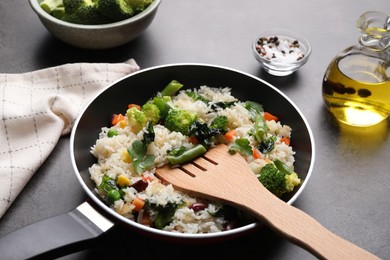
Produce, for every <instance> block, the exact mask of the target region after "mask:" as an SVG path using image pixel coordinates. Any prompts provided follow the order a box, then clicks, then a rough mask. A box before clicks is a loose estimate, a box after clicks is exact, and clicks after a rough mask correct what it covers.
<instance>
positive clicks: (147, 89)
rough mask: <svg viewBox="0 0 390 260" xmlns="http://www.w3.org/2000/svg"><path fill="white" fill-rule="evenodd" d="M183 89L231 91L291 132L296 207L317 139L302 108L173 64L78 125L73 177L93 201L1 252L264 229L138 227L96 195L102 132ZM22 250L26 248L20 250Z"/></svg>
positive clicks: (239, 77)
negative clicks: (175, 86)
mask: <svg viewBox="0 0 390 260" xmlns="http://www.w3.org/2000/svg"><path fill="white" fill-rule="evenodd" d="M173 79H175V80H178V81H179V82H181V83H182V84H184V87H183V89H186V88H189V89H193V88H197V87H199V86H201V85H207V86H209V87H229V88H231V92H232V95H233V96H235V97H236V98H238V99H240V100H243V101H245V100H252V101H256V102H258V103H260V104H262V105H263V106H264V108H265V109H266V110H267V111H270V112H271V113H272V114H275V115H277V116H278V117H279V118H280V120H281V122H282V123H283V124H287V125H289V126H291V128H292V142H291V145H292V147H293V149H294V151H295V152H296V154H295V171H296V172H297V173H299V176H300V178H301V179H302V180H303V182H302V184H301V185H300V186H299V188H298V189H296V190H295V191H294V192H293V193H292V194H289V195H288V196H286V197H282V199H283V200H285V201H286V203H288V204H292V203H293V202H294V201H295V200H296V199H297V198H298V196H299V195H300V193H301V192H302V190H303V189H304V187H305V186H306V184H307V182H308V180H309V177H310V175H311V172H312V169H313V164H314V154H315V152H314V138H313V136H312V132H311V129H310V126H309V125H308V123H307V121H306V119H305V117H304V116H303V114H302V112H301V111H300V110H299V108H298V107H297V106H296V105H295V104H294V103H293V102H292V101H291V100H290V99H289V98H288V97H287V96H286V95H285V94H283V93H282V92H281V91H280V90H278V89H277V88H275V87H274V86H272V85H271V84H269V83H267V82H265V81H263V80H261V79H259V78H256V77H254V76H251V75H249V74H246V73H243V72H240V71H238V70H235V69H231V68H226V67H221V66H215V65H209V64H187V63H186V64H170V65H162V66H156V67H152V68H148V69H144V70H140V71H138V72H136V73H133V74H131V75H129V76H126V77H124V78H122V79H120V80H118V81H116V82H114V83H113V84H111V85H110V86H108V87H107V88H106V89H105V90H103V91H102V92H101V93H99V94H98V95H97V96H96V97H95V98H94V99H93V100H92V101H91V102H90V103H89V104H88V105H87V106H86V107H85V110H84V111H82V113H81V114H80V116H79V117H78V119H77V120H76V122H75V124H74V127H73V130H72V133H71V138H70V142H71V145H70V154H71V160H72V165H73V169H74V172H75V174H76V176H77V178H78V180H79V182H80V185H81V186H82V188H83V189H84V190H85V192H86V193H87V194H88V196H89V198H90V199H89V200H88V201H86V202H84V203H83V204H81V205H80V206H79V207H77V208H76V209H74V210H72V211H71V212H68V213H65V214H63V215H60V216H56V217H52V218H49V219H45V220H42V221H39V222H36V223H33V224H31V225H29V226H26V227H24V228H21V229H18V230H16V231H14V232H12V233H10V234H8V235H6V236H4V237H2V238H0V252H1V253H2V257H4V258H5V259H12V258H15V259H22V258H23V259H25V258H29V257H36V256H39V257H42V256H50V257H53V256H58V254H60V253H61V254H65V253H70V252H74V251H77V250H81V249H82V248H83V247H84V246H87V245H88V244H89V243H91V242H92V241H94V240H96V239H98V238H99V237H101V236H103V235H104V234H105V233H107V232H109V231H110V230H112V229H113V228H114V227H115V226H117V225H118V224H124V225H125V226H128V227H130V228H132V229H134V230H136V231H138V232H140V233H144V234H147V235H150V236H152V237H155V238H157V239H164V240H169V239H170V240H177V241H179V240H180V241H187V242H190V243H191V242H202V241H206V240H207V241H210V240H223V239H233V238H234V237H237V236H240V235H243V234H246V233H248V232H249V231H251V230H254V229H256V228H257V227H258V226H260V225H261V223H252V224H249V225H246V226H243V227H240V228H236V229H233V230H229V231H224V232H219V233H212V234H181V233H172V232H167V231H162V230H158V229H154V228H151V227H147V226H144V225H141V224H138V223H136V222H134V221H131V220H129V219H127V218H125V217H123V216H121V215H119V214H118V213H116V212H114V211H113V210H112V209H110V208H109V206H107V205H106V204H105V203H104V201H102V200H101V199H100V197H99V196H98V195H97V194H96V193H95V191H94V188H95V183H94V182H93V181H92V180H91V178H90V174H89V171H88V168H89V167H90V166H91V165H92V164H94V163H95V162H96V159H95V158H94V157H93V156H92V155H91V153H90V148H91V146H93V145H94V144H95V142H96V140H97V139H98V135H99V133H100V131H101V128H102V127H104V126H108V125H109V120H110V118H111V115H112V114H114V113H118V111H123V110H124V109H126V107H127V104H130V103H137V104H143V103H145V102H146V101H147V100H148V99H150V98H151V97H153V96H154V95H155V94H156V93H157V92H158V91H161V90H162V89H163V88H164V87H165V86H166V84H167V83H169V82H170V81H171V80H173ZM20 245H23V246H20Z"/></svg>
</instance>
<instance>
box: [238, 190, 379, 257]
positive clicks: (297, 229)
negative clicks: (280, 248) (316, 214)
mask: <svg viewBox="0 0 390 260" xmlns="http://www.w3.org/2000/svg"><path fill="white" fill-rule="evenodd" d="M254 193H256V191H251V192H248V194H249V195H248V196H247V198H246V201H245V207H246V208H247V210H250V211H252V212H253V213H255V214H256V215H257V216H258V217H259V219H262V220H263V221H264V222H267V224H268V226H270V227H271V228H273V229H275V230H276V231H277V232H279V233H280V234H281V235H282V236H284V237H285V238H287V239H288V240H290V241H291V242H292V243H294V244H297V245H299V246H300V247H302V248H305V249H306V250H308V251H309V252H311V253H312V254H314V255H315V256H317V257H319V258H321V259H343V260H345V259H354V260H357V259H379V258H378V257H376V256H375V255H373V254H371V253H369V252H368V251H366V250H364V249H362V248H360V247H358V246H357V245H355V244H353V243H351V242H349V241H347V240H345V239H343V238H341V237H340V236H338V235H336V234H334V233H332V232H331V231H329V230H328V229H326V228H325V227H324V226H322V225H321V224H320V223H319V222H318V221H316V220H315V219H313V218H312V217H310V216H309V215H308V214H306V213H304V212H303V211H301V210H299V209H298V208H295V207H293V206H291V205H289V204H286V203H285V202H283V201H282V200H280V199H278V198H276V197H275V196H273V195H272V194H270V195H271V196H269V198H268V199H267V200H264V192H262V193H261V194H259V195H260V196H262V202H260V203H259V201H258V200H256V199H255V198H256V196H254ZM240 200H241V201H243V198H241V199H240ZM265 208H267V209H268V210H265Z"/></svg>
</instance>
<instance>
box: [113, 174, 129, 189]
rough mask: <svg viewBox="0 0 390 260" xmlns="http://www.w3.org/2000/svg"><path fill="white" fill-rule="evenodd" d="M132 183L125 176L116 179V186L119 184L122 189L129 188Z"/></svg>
mask: <svg viewBox="0 0 390 260" xmlns="http://www.w3.org/2000/svg"><path fill="white" fill-rule="evenodd" d="M130 183H131V181H130V179H129V178H127V177H126V176H124V175H119V176H118V178H117V179H116V184H118V185H119V186H120V187H127V186H129V185H130Z"/></svg>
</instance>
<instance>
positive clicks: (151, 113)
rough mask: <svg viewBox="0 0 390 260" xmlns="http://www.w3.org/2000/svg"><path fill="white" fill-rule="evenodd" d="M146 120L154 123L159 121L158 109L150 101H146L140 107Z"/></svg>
mask: <svg viewBox="0 0 390 260" xmlns="http://www.w3.org/2000/svg"><path fill="white" fill-rule="evenodd" d="M141 110H142V112H143V113H144V114H145V116H146V118H147V119H148V121H151V123H152V125H155V124H157V123H158V121H160V109H159V108H158V107H157V105H155V104H154V103H152V102H147V103H146V104H144V105H143V106H142V108H141Z"/></svg>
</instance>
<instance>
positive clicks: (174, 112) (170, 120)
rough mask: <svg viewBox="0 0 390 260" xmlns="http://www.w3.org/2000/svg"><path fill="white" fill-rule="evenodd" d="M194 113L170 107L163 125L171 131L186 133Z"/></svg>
mask: <svg viewBox="0 0 390 260" xmlns="http://www.w3.org/2000/svg"><path fill="white" fill-rule="evenodd" d="M196 118H197V116H196V114H191V113H190V112H188V111H187V110H182V109H171V110H169V112H168V115H167V117H166V118H165V127H166V128H168V129H169V130H171V131H176V132H180V133H182V134H184V135H188V134H189V131H190V126H191V125H192V123H194V122H195V120H196Z"/></svg>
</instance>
